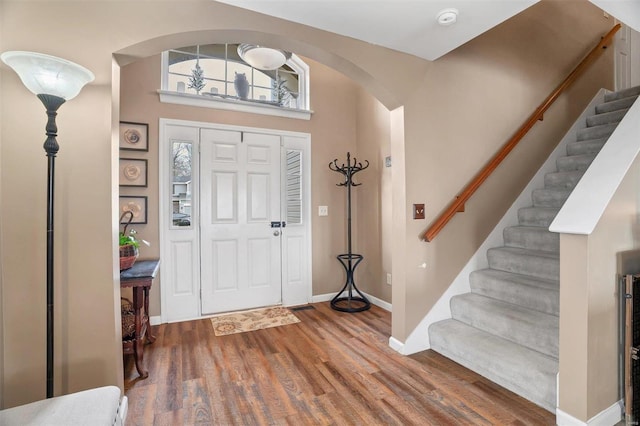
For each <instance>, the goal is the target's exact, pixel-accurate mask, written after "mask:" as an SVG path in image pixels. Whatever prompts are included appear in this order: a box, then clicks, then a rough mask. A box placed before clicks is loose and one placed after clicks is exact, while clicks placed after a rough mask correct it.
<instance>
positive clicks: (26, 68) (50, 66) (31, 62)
mask: <svg viewBox="0 0 640 426" xmlns="http://www.w3.org/2000/svg"><path fill="white" fill-rule="evenodd" d="M0 59H1V60H2V62H4V63H5V64H7V65H9V66H10V67H11V68H13V70H14V71H15V72H16V73H17V74H18V75H19V76H20V80H22V83H23V84H24V85H25V86H26V87H27V89H29V90H30V91H31V92H33V93H34V94H35V95H36V96H38V99H40V101H42V103H43V104H44V107H45V108H46V110H47V116H48V121H47V126H46V134H47V140H46V141H45V142H44V150H45V152H46V153H47V160H48V173H47V282H46V287H47V398H51V397H52V396H53V199H54V191H53V190H54V172H55V159H56V154H57V153H58V149H59V146H58V141H57V140H56V136H57V133H58V128H57V126H56V115H57V114H58V113H57V111H58V108H60V106H61V105H62V104H63V103H64V102H65V101H68V100H70V99H73V98H75V97H76V96H78V93H80V90H82V87H84V85H85V84H87V83H89V82H91V81H93V79H94V76H93V73H92V72H91V71H89V70H87V69H86V68H84V67H81V66H80V65H77V64H74V63H73V62H69V61H66V60H64V59H60V58H56V57H54V56H49V55H43V54H41V53H34V52H5V53H3V54H2V55H0Z"/></svg>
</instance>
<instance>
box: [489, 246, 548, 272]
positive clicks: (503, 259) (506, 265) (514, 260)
mask: <svg viewBox="0 0 640 426" xmlns="http://www.w3.org/2000/svg"><path fill="white" fill-rule="evenodd" d="M487 259H488V260H489V267H490V268H492V269H498V270H500V271H506V272H512V273H514V274H521V275H530V276H532V277H536V278H542V279H544V280H557V279H558V277H559V274H560V262H559V255H558V253H554V252H549V251H539V250H527V249H522V248H518V247H494V248H490V249H489V250H487Z"/></svg>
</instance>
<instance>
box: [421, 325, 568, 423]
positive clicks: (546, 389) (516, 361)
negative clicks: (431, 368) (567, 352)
mask: <svg viewBox="0 0 640 426" xmlns="http://www.w3.org/2000/svg"><path fill="white" fill-rule="evenodd" d="M452 324H454V325H455V321H452V320H448V321H441V322H439V323H435V324H433V325H431V327H429V336H430V342H431V349H433V350H434V351H436V352H438V353H440V354H442V355H444V356H446V357H447V358H450V359H452V360H453V361H455V362H457V363H459V364H461V365H463V366H465V367H467V368H469V369H470V370H473V371H475V372H477V373H478V374H481V375H482V376H484V377H486V378H488V379H489V380H492V381H494V382H495V383H497V384H499V385H500V386H503V387H505V388H507V389H509V390H511V391H513V392H515V393H517V394H518V395H521V396H523V397H525V398H527V399H528V400H530V401H533V402H534V403H535V404H538V405H540V406H541V407H543V408H545V409H547V410H549V411H551V412H554V411H555V409H556V374H557V372H558V362H557V360H554V359H552V358H550V357H546V356H544V355H542V354H540V353H538V352H536V351H529V353H528V352H527V351H518V350H517V348H515V349H514V348H509V347H506V348H502V347H501V342H500V340H499V339H498V338H497V337H494V336H490V335H487V334H484V333H483V332H480V331H478V332H477V333H464V331H465V330H459V328H451V327H450V325H452ZM487 349H488V351H486V350H487Z"/></svg>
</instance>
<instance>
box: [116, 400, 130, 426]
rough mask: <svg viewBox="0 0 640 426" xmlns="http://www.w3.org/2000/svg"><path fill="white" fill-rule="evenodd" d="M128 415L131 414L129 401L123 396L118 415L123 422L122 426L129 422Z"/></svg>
mask: <svg viewBox="0 0 640 426" xmlns="http://www.w3.org/2000/svg"><path fill="white" fill-rule="evenodd" d="M127 414H129V399H128V398H127V397H126V396H123V397H122V400H121V401H120V407H118V415H119V416H120V419H121V420H122V426H124V425H125V424H126V422H127Z"/></svg>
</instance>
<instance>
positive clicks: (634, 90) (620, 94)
mask: <svg viewBox="0 0 640 426" xmlns="http://www.w3.org/2000/svg"><path fill="white" fill-rule="evenodd" d="M638 95H640V86H635V87H630V88H628V89H623V90H619V91H617V92H611V93H607V94H605V95H604V101H605V102H611V101H615V100H618V99H624V98H628V97H631V96H638Z"/></svg>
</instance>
